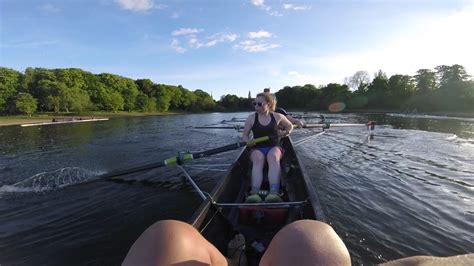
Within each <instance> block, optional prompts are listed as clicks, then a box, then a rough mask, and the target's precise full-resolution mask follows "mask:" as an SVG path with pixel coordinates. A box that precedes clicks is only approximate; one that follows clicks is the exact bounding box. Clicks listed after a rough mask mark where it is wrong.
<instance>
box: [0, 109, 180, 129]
mask: <svg viewBox="0 0 474 266" xmlns="http://www.w3.org/2000/svg"><path fill="white" fill-rule="evenodd" d="M177 114H181V113H177V112H165V113H142V112H118V113H108V112H93V113H87V114H66V113H60V114H54V113H40V114H35V115H33V116H31V117H29V116H26V115H15V116H0V127H2V126H15V125H21V124H29V123H43V122H51V121H52V120H53V119H59V120H61V119H65V118H72V117H74V118H80V117H81V118H84V117H85V118H90V117H94V118H106V117H108V118H113V117H125V116H159V115H177Z"/></svg>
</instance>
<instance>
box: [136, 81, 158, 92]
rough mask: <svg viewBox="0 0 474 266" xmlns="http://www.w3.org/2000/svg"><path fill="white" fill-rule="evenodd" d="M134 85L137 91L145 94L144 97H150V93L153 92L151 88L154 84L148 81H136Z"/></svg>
mask: <svg viewBox="0 0 474 266" xmlns="http://www.w3.org/2000/svg"><path fill="white" fill-rule="evenodd" d="M135 83H136V84H137V86H138V89H139V90H140V91H141V92H143V93H145V95H147V96H151V95H152V92H153V86H154V85H155V84H153V82H152V81H151V80H149V79H137V80H136V81H135Z"/></svg>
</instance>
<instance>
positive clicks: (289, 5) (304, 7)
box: [283, 4, 311, 11]
mask: <svg viewBox="0 0 474 266" xmlns="http://www.w3.org/2000/svg"><path fill="white" fill-rule="evenodd" d="M283 8H284V9H290V10H295V11H300V10H309V9H311V7H310V6H296V5H293V4H284V5H283Z"/></svg>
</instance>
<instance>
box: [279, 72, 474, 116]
mask: <svg viewBox="0 0 474 266" xmlns="http://www.w3.org/2000/svg"><path fill="white" fill-rule="evenodd" d="M276 96H277V99H278V104H279V105H280V106H282V107H286V108H289V109H300V110H328V109H329V110H330V109H331V105H334V104H335V103H339V104H341V105H343V106H344V107H343V108H344V109H345V110H347V111H351V110H352V111H353V110H381V111H401V112H438V111H451V112H452V111H460V112H466V111H468V112H469V111H470V112H472V111H474V81H473V80H471V79H470V76H469V75H468V74H467V73H466V70H465V68H464V67H463V66H461V65H452V66H446V65H441V66H437V67H435V68H434V69H433V70H431V69H419V70H418V71H417V72H416V75H414V76H409V75H400V74H396V75H392V76H391V77H390V78H389V77H387V75H386V74H385V73H384V72H383V71H381V70H380V71H378V72H377V73H375V75H374V78H373V79H372V80H370V79H369V74H368V73H367V72H366V71H358V72H356V73H355V74H354V75H353V76H351V77H348V78H346V79H345V84H337V83H331V84H328V85H326V86H320V87H317V88H316V87H315V86H314V85H311V84H307V85H304V86H294V87H289V86H287V87H284V88H283V89H282V90H280V91H278V92H277V93H276ZM339 111H340V110H339Z"/></svg>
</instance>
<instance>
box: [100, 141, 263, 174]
mask: <svg viewBox="0 0 474 266" xmlns="http://www.w3.org/2000/svg"><path fill="white" fill-rule="evenodd" d="M270 138H271V137H268V136H265V137H260V138H256V139H252V140H249V141H240V142H237V143H234V144H229V145H225V146H222V147H218V148H215V149H210V150H206V151H201V152H195V153H181V154H179V156H175V157H171V158H168V159H165V160H163V161H161V162H157V163H152V164H146V165H142V166H138V167H133V168H129V169H124V170H118V171H114V172H111V173H107V174H104V175H101V176H100V178H105V179H111V178H113V177H116V176H121V175H127V174H133V173H138V172H142V171H146V170H150V169H153V168H158V167H162V166H166V165H174V164H178V165H180V164H182V163H184V162H185V161H191V160H193V159H197V158H202V157H207V156H211V155H214V154H218V153H222V152H226V151H230V150H235V149H238V148H240V147H245V146H253V145H255V144H257V143H260V142H263V141H267V140H269V139H270Z"/></svg>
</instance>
